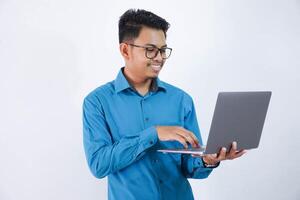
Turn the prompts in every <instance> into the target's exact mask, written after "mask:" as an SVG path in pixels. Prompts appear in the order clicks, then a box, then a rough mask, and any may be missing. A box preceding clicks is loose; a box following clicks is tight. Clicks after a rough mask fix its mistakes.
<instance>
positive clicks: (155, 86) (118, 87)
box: [114, 67, 166, 93]
mask: <svg viewBox="0 0 300 200" xmlns="http://www.w3.org/2000/svg"><path fill="white" fill-rule="evenodd" d="M123 70H124V67H122V68H121V69H120V71H119V73H118V76H117V78H116V79H115V81H114V85H115V92H116V93H119V92H121V91H123V90H126V89H128V88H132V89H133V90H135V89H134V87H132V86H131V85H130V83H129V82H128V81H127V79H126V77H125V76H124V74H123ZM159 89H162V90H164V91H166V86H165V84H164V83H163V82H162V81H161V80H159V78H155V79H153V81H152V82H151V85H150V91H151V92H157V91H158V90H159Z"/></svg>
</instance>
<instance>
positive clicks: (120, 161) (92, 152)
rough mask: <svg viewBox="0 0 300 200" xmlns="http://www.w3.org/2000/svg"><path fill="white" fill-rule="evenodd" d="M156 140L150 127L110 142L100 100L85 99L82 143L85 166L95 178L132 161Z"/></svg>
mask: <svg viewBox="0 0 300 200" xmlns="http://www.w3.org/2000/svg"><path fill="white" fill-rule="evenodd" d="M157 140H158V137H157V131H156V129H155V127H149V128H147V129H145V130H143V131H141V132H138V133H133V134H131V135H130V136H125V137H123V138H121V139H120V140H118V141H114V142H113V140H112V138H111V135H110V131H109V127H108V125H107V122H106V120H105V115H104V112H103V109H102V106H101V103H100V102H96V101H95V100H94V99H91V98H87V97H86V98H85V99H84V102H83V144H84V150H85V155H86V159H87V162H88V166H89V168H90V170H91V172H92V174H93V175H94V176H95V177H97V178H103V177H105V176H107V175H109V174H111V173H114V172H117V171H119V170H121V169H123V168H125V167H126V166H128V165H130V164H132V163H133V162H134V161H136V160H138V159H140V158H141V157H142V156H143V155H144V154H145V151H146V150H147V149H148V148H150V147H151V146H153V145H154V144H155V143H156V142H157Z"/></svg>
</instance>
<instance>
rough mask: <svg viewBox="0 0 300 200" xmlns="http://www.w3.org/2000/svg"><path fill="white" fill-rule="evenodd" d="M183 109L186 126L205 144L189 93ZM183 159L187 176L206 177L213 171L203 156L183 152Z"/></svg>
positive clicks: (183, 167) (183, 168) (184, 172)
mask: <svg viewBox="0 0 300 200" xmlns="http://www.w3.org/2000/svg"><path fill="white" fill-rule="evenodd" d="M183 109H184V128H185V129H187V130H189V131H191V132H193V133H194V134H195V136H196V137H197V138H198V140H199V143H200V145H203V143H202V138H201V134H200V130H199V126H198V121H197V116H196V110H195V107H194V103H193V100H192V98H191V97H190V96H189V95H188V94H185V95H184V99H183ZM181 161H182V171H183V174H184V175H185V176H186V177H187V178H195V179H204V178H207V177H208V176H209V175H210V173H211V172H212V168H207V167H205V166H204V164H203V161H202V159H201V158H198V157H192V156H191V155H184V154H183V155H182V159H181Z"/></svg>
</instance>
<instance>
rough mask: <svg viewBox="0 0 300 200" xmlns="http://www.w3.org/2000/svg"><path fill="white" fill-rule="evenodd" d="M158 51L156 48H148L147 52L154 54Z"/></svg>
mask: <svg viewBox="0 0 300 200" xmlns="http://www.w3.org/2000/svg"><path fill="white" fill-rule="evenodd" d="M155 50H156V49H155V48H153V47H148V48H147V51H149V52H154V51H155Z"/></svg>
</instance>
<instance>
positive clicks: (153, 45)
mask: <svg viewBox="0 0 300 200" xmlns="http://www.w3.org/2000/svg"><path fill="white" fill-rule="evenodd" d="M145 45H146V46H152V47H156V48H158V47H157V46H156V45H155V44H150V43H149V44H145ZM163 47H167V44H165V45H163V46H161V47H160V48H163Z"/></svg>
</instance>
